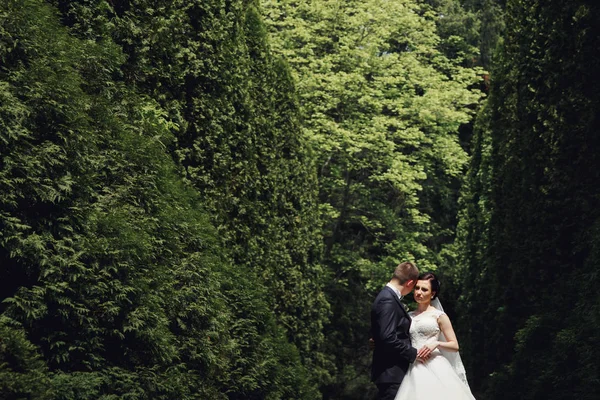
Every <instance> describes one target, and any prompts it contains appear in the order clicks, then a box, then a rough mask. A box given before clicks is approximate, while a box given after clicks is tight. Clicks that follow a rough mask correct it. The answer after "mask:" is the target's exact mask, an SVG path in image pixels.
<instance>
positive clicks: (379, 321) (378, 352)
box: [371, 262, 419, 400]
mask: <svg viewBox="0 0 600 400" xmlns="http://www.w3.org/2000/svg"><path fill="white" fill-rule="evenodd" d="M418 277H419V270H418V269H417V267H416V266H415V265H414V264H413V263H411V262H403V263H401V264H399V265H398V266H397V267H396V269H395V270H394V275H393V276H392V279H391V280H390V281H389V282H388V284H387V285H386V286H385V287H384V288H383V289H382V290H381V292H379V294H378V295H377V298H376V299H375V302H374V303H373V306H372V307H371V335H372V336H371V337H372V338H373V341H374V342H375V348H374V350H373V366H372V367H371V380H372V381H373V382H374V383H375V384H376V385H377V389H378V390H379V392H378V394H377V399H378V400H393V399H394V397H396V393H397V392H398V389H399V388H400V383H402V379H403V378H404V375H405V374H406V371H407V370H408V366H409V364H410V363H412V362H414V361H415V360H416V359H417V349H415V348H414V347H412V346H411V343H410V336H409V334H408V330H409V329H410V322H411V319H410V317H409V316H408V313H407V312H406V310H405V309H404V306H403V305H402V303H400V299H401V298H402V297H403V296H406V295H407V294H409V293H410V292H411V291H412V289H413V287H414V286H415V283H416V282H417V278H418Z"/></svg>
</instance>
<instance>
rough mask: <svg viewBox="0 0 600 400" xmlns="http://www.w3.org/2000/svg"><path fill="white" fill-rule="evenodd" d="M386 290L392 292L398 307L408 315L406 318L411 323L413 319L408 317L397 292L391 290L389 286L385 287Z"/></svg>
mask: <svg viewBox="0 0 600 400" xmlns="http://www.w3.org/2000/svg"><path fill="white" fill-rule="evenodd" d="M385 288H386V289H387V290H389V291H390V292H392V296H393V297H394V299H395V300H396V303H398V307H400V309H401V310H402V312H403V313H404V315H406V318H408V320H409V321H411V320H412V319H411V318H410V315H408V313H407V312H406V309H405V308H404V304H402V302H401V301H400V299H399V298H398V295H397V294H396V292H394V291H393V290H392V289H391V288H389V287H388V286H385Z"/></svg>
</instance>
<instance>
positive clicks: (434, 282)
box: [418, 272, 441, 300]
mask: <svg viewBox="0 0 600 400" xmlns="http://www.w3.org/2000/svg"><path fill="white" fill-rule="evenodd" d="M418 280H420V281H430V282H431V291H432V292H434V293H435V294H434V295H433V296H431V300H433V299H435V298H437V297H438V295H439V294H440V286H441V284H440V281H439V280H438V278H437V276H435V275H434V274H433V272H424V273H422V274H421V275H419V279H418Z"/></svg>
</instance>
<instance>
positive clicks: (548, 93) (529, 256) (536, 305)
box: [463, 0, 600, 399]
mask: <svg viewBox="0 0 600 400" xmlns="http://www.w3.org/2000/svg"><path fill="white" fill-rule="evenodd" d="M506 15H507V23H506V26H507V33H506V37H505V39H504V45H503V48H502V51H501V53H500V56H499V59H498V65H497V67H496V68H495V70H494V71H493V81H492V88H491V95H490V100H489V104H488V105H487V107H486V109H487V111H486V112H485V113H484V114H482V115H481V121H482V122H481V124H480V129H479V132H478V133H477V134H476V138H477V139H476V140H477V144H476V146H475V147H476V148H477V149H478V151H477V154H479V156H478V158H476V159H474V162H473V163H472V166H471V172H470V192H469V194H467V195H466V197H465V205H466V207H467V209H466V212H465V215H466V219H465V221H466V222H465V232H464V236H463V237H464V239H463V243H464V249H465V260H466V261H467V263H468V265H467V270H466V274H465V281H464V282H465V283H467V282H468V283H469V288H471V290H469V291H466V292H465V297H464V300H465V302H464V304H465V308H466V310H465V311H466V312H465V315H468V316H469V318H470V319H471V321H468V324H469V325H470V326H471V327H472V328H471V330H470V343H471V347H470V352H471V353H472V354H477V356H478V357H476V358H475V357H473V360H474V362H473V364H472V365H471V368H470V369H471V376H472V377H473V378H474V382H475V386H476V387H477V388H478V389H480V390H482V392H483V394H482V396H485V398H491V399H493V398H505V397H507V396H508V397H515V398H521V399H537V398H546V399H564V398H571V397H573V398H581V399H587V398H590V399H591V398H592V397H593V396H594V395H593V393H595V392H596V391H597V390H598V381H597V380H596V379H593V378H591V376H595V374H597V373H598V367H597V365H596V364H597V363H595V362H594V361H592V360H595V359H597V357H598V352H597V349H596V346H595V345H594V344H595V342H596V341H597V339H598V335H597V333H595V329H594V328H593V327H595V326H596V325H597V323H598V315H600V313H599V312H598V304H600V302H599V301H598V295H597V293H596V290H595V289H594V288H595V286H597V274H596V272H595V271H596V269H597V267H596V265H597V257H598V253H597V247H598V244H597V235H596V232H597V229H598V228H597V227H598V221H599V217H600V215H599V214H598V204H597V202H598V198H599V196H598V189H597V185H596V184H595V182H597V180H598V174H597V171H598V162H599V160H598V146H599V145H600V142H599V141H598V134H597V133H598V130H599V125H598V118H597V113H596V110H597V108H598V103H599V101H600V98H599V96H598V93H599V90H598V89H599V88H598V85H597V84H596V83H595V82H596V80H595V79H594V78H593V74H594V72H593V71H595V70H596V68H597V67H598V63H599V62H600V54H599V52H598V46H597V39H598V25H597V21H598V18H599V17H600V8H599V7H598V5H597V4H596V3H592V2H589V1H568V2H564V1H562V2H558V1H550V2H540V1H533V0H531V1H530V0H515V1H509V2H507V8H506ZM463 323H465V322H463Z"/></svg>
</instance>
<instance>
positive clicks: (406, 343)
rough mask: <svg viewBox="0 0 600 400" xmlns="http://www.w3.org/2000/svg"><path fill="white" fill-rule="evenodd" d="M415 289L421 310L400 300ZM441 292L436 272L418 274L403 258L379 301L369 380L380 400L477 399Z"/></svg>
mask: <svg viewBox="0 0 600 400" xmlns="http://www.w3.org/2000/svg"><path fill="white" fill-rule="evenodd" d="M413 289H414V298H415V301H416V302H417V309H416V310H415V311H412V312H408V311H406V309H405V308H404V306H403V305H402V303H401V301H400V300H401V299H402V297H403V296H406V295H407V294H409V293H410V292H411V291H413ZM439 292H440V282H439V281H438V279H437V278H436V276H435V275H434V274H432V273H425V274H421V275H419V270H418V269H417V267H416V266H415V265H414V264H412V263H410V262H404V263H401V264H400V265H398V266H397V267H396V269H395V271H394V275H393V277H392V279H391V280H390V281H389V282H388V284H387V285H386V286H385V287H384V288H383V289H382V290H381V292H379V295H378V296H377V298H376V299H375V302H374V303H373V307H372V308H371V335H372V336H371V337H372V338H373V342H374V350H373V366H372V371H371V378H372V380H373V382H374V383H375V384H376V385H377V389H378V395H377V399H378V400H409V399H410V400H432V399H447V400H463V399H464V400H474V397H473V395H472V394H471V390H470V389H469V385H468V383H467V379H466V374H465V369H464V367H463V364H462V361H461V360H460V356H459V354H458V341H457V340H456V335H455V333H454V329H453V328H452V323H451V322H450V319H449V318H448V316H447V315H446V313H444V310H443V308H442V306H441V303H440V301H439V300H438V298H437V296H438V294H439Z"/></svg>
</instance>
